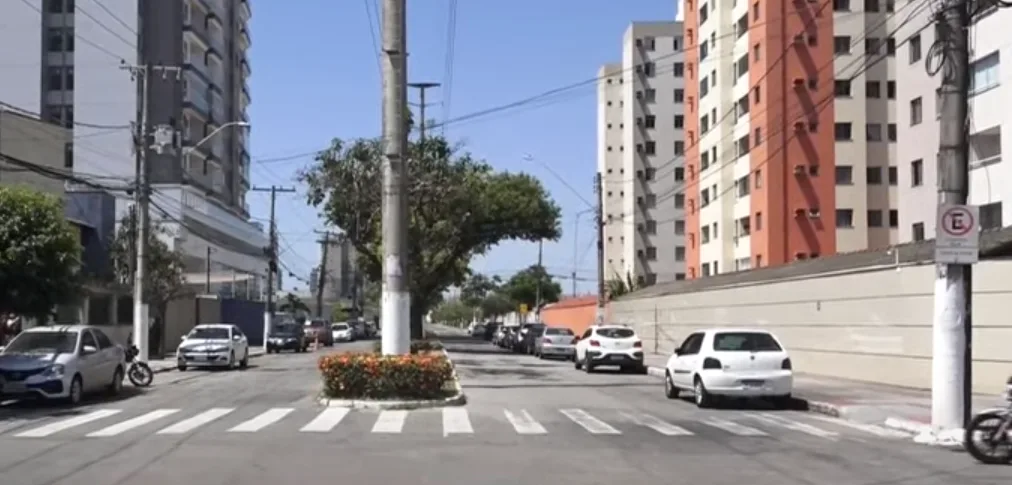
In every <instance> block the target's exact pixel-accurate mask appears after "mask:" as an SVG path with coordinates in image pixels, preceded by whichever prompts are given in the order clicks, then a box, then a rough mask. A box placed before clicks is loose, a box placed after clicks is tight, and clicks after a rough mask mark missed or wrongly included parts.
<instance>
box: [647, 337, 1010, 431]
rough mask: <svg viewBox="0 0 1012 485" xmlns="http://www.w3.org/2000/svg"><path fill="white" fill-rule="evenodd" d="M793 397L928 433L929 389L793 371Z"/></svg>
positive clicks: (657, 368)
mask: <svg viewBox="0 0 1012 485" xmlns="http://www.w3.org/2000/svg"><path fill="white" fill-rule="evenodd" d="M667 359H668V356H667V355H659V354H647V355H646V357H645V358H644V360H645V361H646V363H647V365H648V366H649V371H650V375H653V376H657V377H661V378H663V377H664V364H665V363H666V362H667ZM794 398H795V399H797V400H798V401H800V402H801V404H802V405H803V406H804V407H805V408H806V409H807V410H808V411H811V412H816V413H821V414H826V415H829V416H833V417H837V418H842V419H846V420H848V421H854V422H858V423H863V424H874V425H884V426H886V427H889V428H893V429H898V430H901V431H905V432H908V433H911V434H915V435H919V434H924V433H928V432H930V423H931V391H930V390H922V389H908V388H902V387H896V386H887V385H883V384H873V383H867V382H858V381H850V380H846V379H839V378H833V377H821V376H813V375H806V374H795V376H794ZM1002 405H1004V400H1003V399H1002V396H988V395H975V396H974V401H973V411H974V412H977V411H981V410H983V409H987V408H990V407H995V406H1002Z"/></svg>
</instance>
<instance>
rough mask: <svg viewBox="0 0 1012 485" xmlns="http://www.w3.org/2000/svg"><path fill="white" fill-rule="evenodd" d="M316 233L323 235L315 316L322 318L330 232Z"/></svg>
mask: <svg viewBox="0 0 1012 485" xmlns="http://www.w3.org/2000/svg"><path fill="white" fill-rule="evenodd" d="M316 233H317V234H322V235H323V239H321V240H320V245H321V247H322V250H321V252H320V274H319V275H318V276H317V278H318V281H317V284H316V317H317V318H323V289H324V287H325V286H326V285H327V253H328V252H329V251H330V232H329V231H316Z"/></svg>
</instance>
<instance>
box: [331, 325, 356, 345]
mask: <svg viewBox="0 0 1012 485" xmlns="http://www.w3.org/2000/svg"><path fill="white" fill-rule="evenodd" d="M330 334H331V338H332V339H333V340H334V341H335V342H351V341H354V340H355V334H354V331H353V330H352V328H351V325H348V324H347V323H335V324H333V325H331V326H330Z"/></svg>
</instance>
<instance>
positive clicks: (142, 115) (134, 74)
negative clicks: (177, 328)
mask: <svg viewBox="0 0 1012 485" xmlns="http://www.w3.org/2000/svg"><path fill="white" fill-rule="evenodd" d="M120 69H123V70H124V71H127V72H129V73H130V77H131V79H133V80H135V81H136V82H137V83H139V84H140V86H139V88H140V89H139V91H140V93H141V98H140V100H139V102H140V104H141V107H140V110H139V112H138V113H137V115H138V119H137V121H136V122H135V123H134V129H135V133H134V146H135V150H136V152H137V175H136V177H135V180H134V214H135V215H134V227H135V230H136V237H135V239H134V243H135V245H136V248H135V250H134V252H135V256H136V261H135V263H134V312H133V313H134V315H133V317H134V318H133V320H134V321H133V335H134V338H133V344H134V345H136V346H137V350H138V355H137V358H138V360H140V361H147V360H148V359H149V357H150V349H149V348H148V347H149V344H150V341H149V339H148V329H149V322H148V306H147V305H146V304H145V303H144V278H145V272H146V268H145V266H146V263H147V259H146V256H145V252H146V251H145V250H146V247H147V245H148V232H149V231H148V229H149V226H150V221H149V219H150V217H149V215H150V214H149V212H150V208H149V198H150V195H151V194H150V191H151V187H150V183H149V181H148V150H154V151H155V152H156V153H165V152H166V151H168V150H170V149H171V148H172V146H173V143H174V141H173V139H172V136H171V133H172V132H171V130H172V128H171V127H168V126H164V125H161V126H158V127H157V129H156V130H155V133H154V134H155V137H154V139H153V140H148V137H149V135H151V134H152V130H151V127H150V126H148V123H149V121H148V104H149V100H150V94H149V93H150V91H151V80H152V76H153V75H154V74H155V73H160V74H161V75H162V77H163V78H167V77H168V76H169V75H170V74H172V75H173V76H174V77H175V78H176V80H178V79H179V76H180V74H181V73H182V69H181V68H180V67H178V66H161V65H152V64H145V65H131V64H126V63H122V64H121V65H120ZM166 135H168V136H166Z"/></svg>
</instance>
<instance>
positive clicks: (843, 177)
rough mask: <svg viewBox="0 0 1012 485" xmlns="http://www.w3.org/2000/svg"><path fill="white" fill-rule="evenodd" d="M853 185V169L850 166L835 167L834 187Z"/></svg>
mask: <svg viewBox="0 0 1012 485" xmlns="http://www.w3.org/2000/svg"><path fill="white" fill-rule="evenodd" d="M853 183H854V167H851V166H850V165H837V166H836V185H851V184H853Z"/></svg>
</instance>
